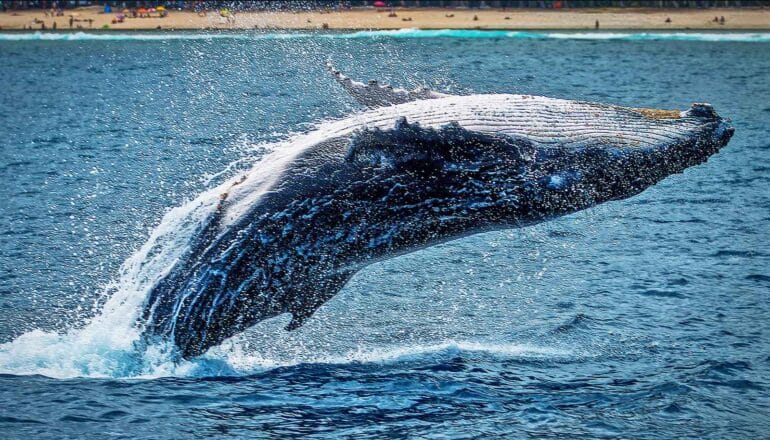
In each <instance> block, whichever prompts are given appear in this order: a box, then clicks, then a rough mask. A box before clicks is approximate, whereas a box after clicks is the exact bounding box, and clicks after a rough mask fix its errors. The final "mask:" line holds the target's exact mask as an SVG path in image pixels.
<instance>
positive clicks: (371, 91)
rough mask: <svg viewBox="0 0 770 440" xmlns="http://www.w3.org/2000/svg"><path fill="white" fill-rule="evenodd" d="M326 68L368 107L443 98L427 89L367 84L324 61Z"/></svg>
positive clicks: (357, 99)
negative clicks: (354, 79) (406, 88)
mask: <svg viewBox="0 0 770 440" xmlns="http://www.w3.org/2000/svg"><path fill="white" fill-rule="evenodd" d="M326 68H327V69H328V70H329V72H331V73H332V75H334V78H335V79H336V80H337V82H338V83H340V85H341V86H342V88H344V89H345V90H346V91H347V92H348V93H350V96H352V97H353V99H355V100H356V101H358V103H359V104H362V105H365V106H367V107H369V108H377V107H385V106H388V105H395V104H403V103H405V102H411V101H417V100H420V99H436V98H444V97H447V96H451V95H447V94H444V93H439V92H434V91H432V90H428V89H416V90H411V91H410V90H405V89H399V88H395V87H393V86H389V85H387V84H379V83H378V82H377V81H369V83H368V84H364V83H362V82H358V81H353V80H352V79H350V78H348V77H347V76H345V75H343V74H342V73H341V72H340V71H339V70H337V69H335V68H334V66H332V65H331V63H326Z"/></svg>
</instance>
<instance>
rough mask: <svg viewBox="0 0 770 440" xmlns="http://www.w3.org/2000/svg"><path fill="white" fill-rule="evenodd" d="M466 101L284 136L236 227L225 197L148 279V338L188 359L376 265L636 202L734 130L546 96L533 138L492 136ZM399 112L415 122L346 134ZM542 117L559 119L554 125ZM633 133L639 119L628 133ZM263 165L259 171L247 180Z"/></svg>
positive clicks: (507, 132)
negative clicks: (174, 258) (185, 246)
mask: <svg viewBox="0 0 770 440" xmlns="http://www.w3.org/2000/svg"><path fill="white" fill-rule="evenodd" d="M510 96H513V95H510ZM455 98H457V99H455ZM460 98H461V97H451V98H437V99H432V100H431V101H430V102H431V103H432V104H431V106H430V107H426V108H425V109H423V110H424V111H425V118H426V119H427V120H429V121H435V120H442V119H441V118H444V119H447V118H450V116H438V115H439V113H440V112H441V111H444V112H445V113H447V114H448V115H455V116H458V118H457V119H458V120H461V121H465V123H451V124H449V125H445V126H442V127H440V128H436V126H435V124H434V123H432V122H431V123H428V124H425V125H420V122H421V118H420V117H419V114H417V113H416V111H417V109H419V103H418V102H411V103H407V104H403V105H398V106H393V107H388V108H380V109H377V110H372V111H370V112H368V113H365V114H363V115H356V116H355V117H351V118H350V120H345V121H337V122H332V123H330V126H331V128H329V129H328V130H326V131H324V130H325V129H324V128H319V130H318V131H317V132H314V133H310V134H308V135H306V136H305V137H301V139H300V140H299V141H295V144H292V145H289V147H290V148H296V150H290V151H291V153H290V154H287V152H286V151H285V150H279V151H277V152H276V153H275V154H277V155H279V156H277V157H278V158H279V159H278V160H274V161H272V162H266V163H269V164H270V166H271V167H274V165H275V163H283V168H281V172H280V174H279V175H277V176H276V177H275V178H274V180H273V181H272V182H273V183H272V184H271V185H270V186H269V187H267V188H263V190H264V195H262V196H260V197H259V198H249V197H248V195H245V196H244V195H243V194H241V198H240V199H237V200H246V201H249V206H248V209H246V210H244V211H243V212H244V214H242V215H240V216H239V217H238V218H237V220H235V221H230V222H226V221H225V220H224V219H226V218H227V216H228V211H229V210H230V209H233V208H232V206H233V205H230V204H229V203H230V202H231V199H228V200H225V201H224V202H223V203H222V206H221V207H220V209H219V210H218V211H217V213H215V214H214V215H212V218H211V220H210V222H209V224H207V225H205V226H204V227H202V228H201V231H200V232H199V234H197V236H196V237H194V238H193V243H191V251H190V252H189V253H188V255H186V256H185V257H184V258H182V259H181V260H180V261H179V262H178V263H177V265H176V266H175V267H174V268H173V269H172V270H171V271H170V273H169V274H168V275H167V276H166V277H165V278H164V279H162V280H161V281H160V282H159V283H158V284H157V285H156V286H155V287H154V288H153V289H152V291H151V293H150V295H149V296H148V300H147V303H146V305H145V312H144V314H143V321H144V325H145V328H146V331H145V335H146V339H147V340H153V339H155V338H161V339H167V340H171V341H173V342H174V344H175V345H176V347H177V348H178V351H179V353H180V355H181V356H182V357H185V358H190V357H194V356H197V355H200V354H202V353H203V352H205V351H206V350H207V349H208V348H210V347H212V346H214V345H217V344H219V343H220V342H222V341H223V340H224V339H226V338H228V337H230V336H233V335H234V334H236V333H238V332H240V331H242V330H244V329H246V328H248V327H250V326H252V325H254V324H255V323H257V322H259V321H261V320H264V319H268V318H271V317H274V316H277V315H280V314H282V313H291V315H292V321H291V323H290V324H289V325H288V326H287V329H289V330H293V329H295V328H297V327H299V326H301V325H302V324H303V323H304V322H305V320H306V319H308V318H309V317H310V316H312V314H313V312H314V311H315V310H317V309H318V308H319V307H320V306H321V305H323V304H324V302H325V301H327V300H328V299H330V298H331V297H333V296H334V295H335V294H336V293H337V292H338V291H339V290H340V289H342V287H343V286H344V285H345V283H346V282H347V280H348V279H349V278H350V277H351V276H352V275H353V274H354V273H355V271H357V270H359V269H360V268H361V267H364V266H366V265H367V264H370V263H371V262H373V261H377V260H382V259H387V258H392V257H394V256H396V255H401V254H404V253H408V252H412V251H414V250H417V249H420V248H424V247H426V246H432V245H434V244H436V243H440V242H445V241H449V240H453V239H457V238H460V237H463V236H467V235H470V234H474V233H478V232H482V231H488V230H493V229H505V228H512V227H518V226H526V225H530V224H534V223H539V222H542V221H545V220H548V219H551V218H554V217H558V216H560V215H564V214H568V213H572V212H575V211H579V210H581V209H586V208H589V207H591V206H595V205H596V204H599V203H603V202H606V201H610V200H619V199H624V198H627V197H630V196H633V195H635V194H638V193H639V192H641V191H643V190H644V189H646V188H647V187H649V186H651V185H654V184H655V183H657V182H659V181H660V180H662V179H664V178H665V177H666V176H668V175H670V174H674V173H679V172H682V171H683V170H684V169H686V168H688V167H690V166H693V165H697V164H699V163H703V162H704V161H706V160H707V159H708V158H709V157H710V156H711V155H713V154H714V153H716V152H717V151H719V149H720V148H722V147H723V146H724V145H726V144H727V142H728V141H729V139H730V137H731V136H732V134H733V129H732V127H731V126H730V125H729V124H728V123H727V122H726V121H724V120H722V119H721V118H719V117H718V116H717V115H716V113H715V112H714V111H713V109H712V108H711V107H710V106H708V105H700V104H699V105H694V106H693V107H692V108H691V109H690V110H688V111H687V112H682V113H680V115H679V117H678V118H677V117H675V116H676V115H675V114H673V113H670V112H669V113H664V114H650V115H645V114H644V113H640V112H639V111H635V110H632V109H624V108H619V107H611V106H601V105H599V104H586V103H577V102H572V101H569V102H567V101H560V100H549V98H542V99H535V100H534V101H536V103H534V104H533V108H536V110H537V111H533V112H531V113H530V116H532V117H533V119H532V121H531V122H530V124H531V125H532V127H533V129H532V132H533V135H532V136H528V135H527V134H526V133H525V132H524V130H525V129H526V127H525V125H524V124H523V123H522V122H520V121H518V122H509V123H507V125H503V126H502V128H501V130H500V131H499V132H498V131H495V130H494V129H493V128H490V127H493V126H494V124H492V123H491V122H489V121H490V120H491V119H489V118H487V119H486V122H484V120H477V121H476V122H473V121H471V119H470V118H471V116H472V113H473V111H478V109H476V110H474V108H475V107H473V106H474V105H479V104H478V100H477V99H474V100H471V101H468V102H472V103H473V105H468V106H466V107H457V106H456V104H457V103H462V102H463V100H462V99H460ZM522 99H523V101H522V102H518V101H517V102H514V103H513V104H510V99H508V98H499V97H495V96H492V97H491V98H489V101H490V102H491V103H492V104H490V105H491V107H490V108H487V109H486V110H485V113H484V114H493V113H495V112H497V113H499V114H508V113H506V112H511V114H513V113H515V112H514V111H513V110H511V108H515V109H521V108H526V101H527V100H529V98H526V99H524V98H522ZM556 101H558V102H556ZM506 102H508V103H509V104H510V105H513V107H505V105H504V104H503V103H506ZM544 102H545V103H550V102H556V103H555V104H553V107H552V108H551V107H549V105H551V104H548V105H546V104H544ZM498 105H502V106H503V107H502V108H497V107H496V106H498ZM445 106H446V107H445ZM402 110H403V112H404V113H407V114H409V115H411V117H412V119H411V121H408V120H406V119H400V120H398V121H397V122H396V123H395V126H393V125H391V126H390V127H383V126H381V125H378V124H379V122H376V123H374V122H373V123H371V124H369V123H365V124H363V125H360V126H359V128H358V129H357V130H349V129H347V128H344V127H350V126H351V125H352V124H353V123H354V122H355V121H359V122H360V121H361V120H364V121H370V122H372V121H381V120H382V118H383V115H384V114H399V113H400V112H401V111H402ZM594 111H600V112H603V113H601V114H605V115H607V119H606V121H605V125H606V126H605V127H604V128H596V127H599V125H600V124H599V125H597V122H596V121H595V120H592V121H591V122H590V124H588V125H587V126H590V127H594V128H591V130H597V131H596V134H595V135H592V134H591V133H592V132H591V131H590V130H589V131H579V130H578V131H577V132H576V134H575V135H574V136H572V135H569V133H568V131H569V130H574V127H578V126H579V121H580V120H582V119H581V118H584V117H586V115H590V114H592V113H591V112H594ZM458 112H460V113H458ZM463 112H466V113H463ZM554 114H555V115H556V116H553V115H554ZM415 115H417V117H414V116H415ZM548 115H551V116H548ZM548 118H556V120H558V121H560V122H559V123H560V124H561V125H559V124H556V123H554V124H551V125H550V127H551V128H549V123H550V122H549V121H550V120H549V119H548ZM624 118H625V119H624ZM626 119H628V122H627V124H624V122H623V121H624V120H626ZM468 121H471V122H468ZM490 124H491V125H490ZM466 125H470V126H473V127H475V128H474V129H468V128H467V127H466ZM478 127H482V128H478ZM558 127H562V128H558ZM564 127H566V128H564ZM613 127H616V128H613ZM628 127H639V128H638V130H639V131H638V133H637V134H636V135H635V136H636V137H631V135H629V133H632V132H633V130H631V129H629V128H628ZM567 128H568V129H569V130H567ZM548 133H551V134H552V135H553V136H552V138H550V139H549V138H548V137H547V135H548ZM613 133H614V134H615V135H616V138H613ZM296 142H305V143H304V144H301V148H298V147H297V146H298V145H300V144H297V143H296ZM280 161H283V162H280ZM264 173H265V170H264V169H261V168H260V165H257V167H256V168H255V169H254V170H252V171H251V173H250V175H263V174H264ZM239 188H248V187H247V186H246V185H241V186H239ZM241 191H243V190H241ZM233 200H236V199H233Z"/></svg>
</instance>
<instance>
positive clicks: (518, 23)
mask: <svg viewBox="0 0 770 440" xmlns="http://www.w3.org/2000/svg"><path fill="white" fill-rule="evenodd" d="M64 13H65V15H64V16H59V17H52V16H50V15H46V14H45V13H44V11H42V10H28V11H8V12H5V13H0V30H23V29H30V28H31V29H32V30H40V29H43V28H44V27H45V29H49V30H50V29H53V28H56V29H57V30H69V29H73V30H78V29H80V30H89V29H94V30H97V29H98V30H141V29H254V28H258V29H324V28H328V29H403V28H420V29H449V28H451V29H520V30H534V29H563V30H585V29H594V28H595V26H596V22H597V21H598V22H599V26H600V29H639V30H688V29H692V30H728V29H729V30H762V29H770V9H697V10H696V9H671V10H665V9H580V10H534V9H509V10H500V9H484V10H479V9H408V8H399V9H396V10H395V14H396V16H395V17H392V16H389V15H391V14H390V11H389V10H375V9H353V10H346V11H339V12H337V11H334V12H324V11H312V12H238V13H235V14H234V17H231V18H230V19H228V18H226V17H222V16H221V15H220V14H219V13H218V12H213V11H209V12H208V13H207V14H205V15H203V14H198V13H195V12H192V11H173V10H172V11H169V14H168V16H166V17H162V18H161V17H158V16H157V15H158V14H153V17H149V18H126V19H125V20H124V22H122V23H113V19H115V17H116V13H111V14H104V13H103V12H102V10H101V8H97V7H89V8H78V9H69V10H66V11H64ZM715 17H724V18H725V22H724V24H720V23H719V22H715V21H714V18H715ZM70 18H72V23H71V25H72V27H70ZM54 23H55V24H54Z"/></svg>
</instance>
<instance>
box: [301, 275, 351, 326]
mask: <svg viewBox="0 0 770 440" xmlns="http://www.w3.org/2000/svg"><path fill="white" fill-rule="evenodd" d="M353 273H354V272H352V271H350V272H336V273H334V274H331V275H328V276H327V277H326V278H324V279H322V280H320V281H319V282H318V283H317V284H314V285H313V286H311V287H308V289H312V291H311V292H307V294H306V295H301V297H302V301H301V302H300V303H298V304H296V305H295V306H294V307H293V309H292V310H291V322H289V324H288V325H287V326H286V331H289V332H290V331H292V330H296V329H298V328H300V327H302V325H304V324H305V321H307V320H308V319H309V318H310V317H311V316H313V313H315V311H316V310H318V308H320V307H321V306H322V305H323V304H324V303H325V302H326V301H328V300H329V299H331V297H333V296H334V295H336V294H337V292H339V291H340V290H342V287H343V286H345V283H347V282H348V280H349V279H350V278H351V277H352V276H353Z"/></svg>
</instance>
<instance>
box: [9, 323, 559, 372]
mask: <svg viewBox="0 0 770 440" xmlns="http://www.w3.org/2000/svg"><path fill="white" fill-rule="evenodd" d="M84 335H86V336H84ZM93 336H94V335H93V334H92V333H90V332H88V333H86V332H82V331H81V332H75V333H70V334H68V335H58V334H54V333H47V332H43V331H40V330H35V331H32V332H29V333H26V334H25V335H23V336H21V337H19V338H18V339H16V340H15V341H13V342H11V343H8V344H3V345H1V346H0V374H10V375H16V376H28V375H40V376H46V377H50V378H54V379H72V378H94V379H156V378H161V377H187V378H196V377H217V376H220V377H242V376H249V375H253V374H257V373H261V372H265V371H269V370H272V369H275V368H282V367H293V366H297V365H313V364H316V365H354V364H392V363H401V362H420V361H425V360H427V361H430V362H436V361H440V360H441V359H445V358H447V357H450V356H451V357H455V356H457V355H458V354H462V353H465V354H472V353H480V354H484V355H488V356H493V357H496V358H504V359H533V360H544V359H545V360H554V359H565V358H570V357H571V356H573V353H572V352H570V351H568V350H564V349H561V348H556V347H549V346H537V345H531V344H516V343H485V342H474V341H454V340H448V341H444V342H440V343H435V344H424V345H420V344H418V345H392V346H385V347H366V348H364V347H359V348H356V349H352V350H349V351H347V352H342V353H305V354H304V355H301V356H296V357H294V358H284V357H277V358H273V357H270V356H264V355H260V354H258V353H254V352H246V351H244V350H243V348H242V346H241V345H240V344H225V345H223V346H219V347H216V348H214V349H212V350H211V351H209V352H208V353H207V354H205V355H203V356H201V357H198V358H195V359H193V360H190V361H178V360H172V359H171V358H169V356H168V348H169V347H160V346H156V347H151V349H150V350H147V351H145V352H141V353H140V352H137V351H133V350H131V349H130V347H128V346H124V347H117V346H115V345H114V341H109V340H104V341H102V340H100V339H99V338H93ZM107 339H109V338H107ZM129 339H131V338H126V340H129Z"/></svg>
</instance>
